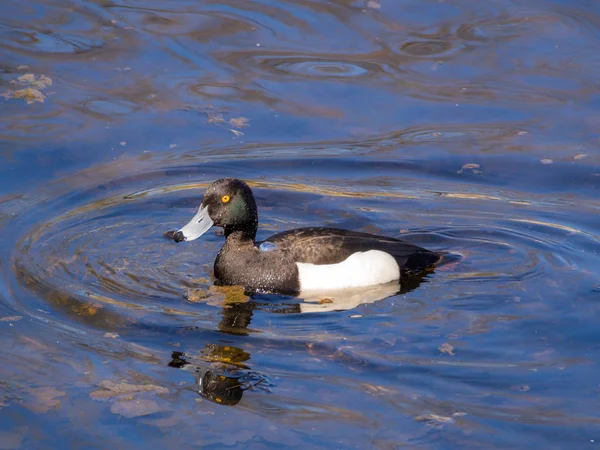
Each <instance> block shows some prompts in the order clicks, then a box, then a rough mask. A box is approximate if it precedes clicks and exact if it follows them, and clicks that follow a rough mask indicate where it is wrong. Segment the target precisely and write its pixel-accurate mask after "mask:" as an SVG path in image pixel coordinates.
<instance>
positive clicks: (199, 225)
mask: <svg viewBox="0 0 600 450" xmlns="http://www.w3.org/2000/svg"><path fill="white" fill-rule="evenodd" d="M213 224H214V222H213V220H212V219H211V218H210V216H209V215H208V207H207V206H204V207H203V206H202V205H200V208H199V209H198V212H197V213H196V215H195V216H194V217H193V218H192V220H190V221H189V223H188V224H187V225H186V226H184V227H183V228H181V229H179V230H178V231H177V232H176V233H175V241H176V242H181V241H193V240H194V239H198V238H199V237H200V236H202V235H203V234H204V233H206V232H207V231H208V229H209V228H210V227H212V226H213Z"/></svg>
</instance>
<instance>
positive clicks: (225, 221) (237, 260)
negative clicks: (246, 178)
mask: <svg viewBox="0 0 600 450" xmlns="http://www.w3.org/2000/svg"><path fill="white" fill-rule="evenodd" d="M213 224H214V225H218V226H222V227H223V228H224V231H225V236H226V239H225V244H224V245H223V247H222V248H221V250H220V252H219V254H218V255H217V258H216V260H215V265H214V274H215V277H216V279H217V280H218V281H219V282H220V283H221V284H226V285H241V286H244V287H246V288H248V289H253V290H263V291H276V292H281V293H300V292H304V291H315V290H332V289H344V288H355V287H363V286H370V285H377V284H383V283H388V282H391V281H394V280H399V279H400V278H401V277H402V276H405V275H410V274H414V273H419V272H422V271H423V270H425V269H427V268H429V267H432V266H434V265H435V264H436V263H437V262H438V261H439V260H440V254H438V253H435V252H432V251H429V250H426V249H424V248H422V247H419V246H416V245H414V244H410V243H408V242H405V241H402V240H399V239H395V238H391V237H386V236H379V235H374V234H369V233H361V232H356V231H350V230H343V229H338V228H327V227H311V228H298V229H294V230H289V231H285V232H282V233H278V234H275V235H273V236H270V237H269V238H267V239H265V240H264V241H261V242H255V236H256V231H257V227H258V213H257V208H256V203H255V200H254V196H253V194H252V191H251V190H250V188H249V187H248V185H247V184H246V183H244V182H243V181H241V180H236V179H232V178H224V179H221V180H218V181H216V182H215V183H213V184H212V185H211V186H210V187H209V188H208V190H207V192H206V194H205V196H204V199H203V201H202V204H201V206H200V209H199V212H198V214H196V216H195V217H194V218H193V219H192V221H190V223H188V225H186V226H185V227H183V228H182V229H181V230H179V231H178V232H177V233H175V236H174V238H175V241H177V242H180V241H184V240H193V239H196V238H197V237H198V236H199V235H200V234H202V233H204V232H205V231H206V230H205V229H204V228H206V229H208V228H210V226H212V225H213ZM199 232H200V234H198V233H199Z"/></svg>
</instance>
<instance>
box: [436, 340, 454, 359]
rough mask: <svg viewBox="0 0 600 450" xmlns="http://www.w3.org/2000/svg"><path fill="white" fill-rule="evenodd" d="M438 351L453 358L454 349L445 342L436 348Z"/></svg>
mask: <svg viewBox="0 0 600 450" xmlns="http://www.w3.org/2000/svg"><path fill="white" fill-rule="evenodd" d="M438 350H439V351H440V352H441V353H447V354H448V355H450V356H454V347H453V346H452V345H450V344H448V343H447V342H444V343H443V344H442V345H440V346H439V347H438Z"/></svg>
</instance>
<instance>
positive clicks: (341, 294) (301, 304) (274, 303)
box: [219, 274, 425, 334]
mask: <svg viewBox="0 0 600 450" xmlns="http://www.w3.org/2000/svg"><path fill="white" fill-rule="evenodd" d="M424 277H425V274H421V275H418V276H417V275H415V276H411V277H406V278H404V279H403V280H402V283H401V284H398V282H396V281H395V282H391V283H386V284H380V285H375V286H367V287H361V288H346V289H340V290H328V291H323V290H320V291H304V292H303V293H302V295H301V296H300V297H292V296H282V295H277V294H264V293H260V292H248V291H247V292H246V295H247V296H248V301H247V302H245V303H228V302H224V303H223V310H222V313H221V314H222V320H221V322H220V323H219V330H220V331H223V332H225V333H231V334H248V332H249V331H248V327H249V325H250V322H251V320H252V315H253V313H254V311H255V310H259V311H265V312H270V313H277V314H303V313H316V312H331V311H346V310H351V309H354V308H357V307H358V306H360V305H365V304H370V303H375V302H377V301H379V300H383V299H385V298H388V297H392V296H394V295H404V294H406V293H408V292H410V291H413V290H414V289H416V288H417V287H419V285H420V284H421V283H422V282H423V279H424Z"/></svg>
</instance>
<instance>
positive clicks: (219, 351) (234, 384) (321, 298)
mask: <svg viewBox="0 0 600 450" xmlns="http://www.w3.org/2000/svg"><path fill="white" fill-rule="evenodd" d="M422 279H423V276H420V277H411V278H406V279H404V280H403V283H402V284H401V285H399V284H398V283H397V282H394V283H388V284H382V285H378V286H369V287H368V288H356V289H344V290H340V291H318V292H306V293H303V297H302V298H299V297H291V296H282V295H274V294H262V293H257V292H248V291H245V292H244V295H245V297H246V298H245V301H241V299H240V297H239V296H237V297H236V298H235V301H227V300H225V301H224V302H223V303H222V309H221V320H220V322H219V324H218V329H219V331H221V332H223V333H227V334H232V335H238V336H240V335H241V336H244V335H248V334H249V333H250V332H251V331H252V330H251V329H250V328H249V327H250V324H251V322H252V317H253V314H254V311H256V310H259V311H268V312H270V313H277V314H301V313H314V312H328V311H343V310H349V309H353V308H356V307H357V306H359V305H361V304H368V303H374V302H376V301H379V300H382V299H384V298H387V297H390V296H392V295H396V294H405V293H407V292H410V291H412V290H413V289H416V288H417V287H418V286H419V285H420V283H421V281H422ZM275 298H276V299H277V300H274V299H275ZM249 360H250V354H249V353H248V352H246V351H244V350H242V349H240V348H238V347H232V346H229V345H220V344H207V345H206V346H205V347H204V349H203V350H202V352H201V354H200V356H199V357H196V358H192V357H191V356H189V355H185V354H184V353H182V352H179V351H174V352H173V353H172V355H171V361H170V362H169V363H168V365H169V366H170V367H174V368H177V369H182V370H186V371H189V372H191V373H193V374H194V377H195V384H196V389H197V391H198V393H199V394H200V395H201V396H202V397H204V398H206V399H207V400H210V401H211V402H214V403H218V404H220V405H227V406H234V405H237V404H238V403H239V402H240V400H241V399H242V397H243V395H244V391H246V390H248V389H254V388H259V389H263V390H270V383H269V382H268V378H267V377H266V376H265V375H264V374H260V373H258V372H255V371H252V370H250V367H249V366H248V365H247V362H248V361H249Z"/></svg>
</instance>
